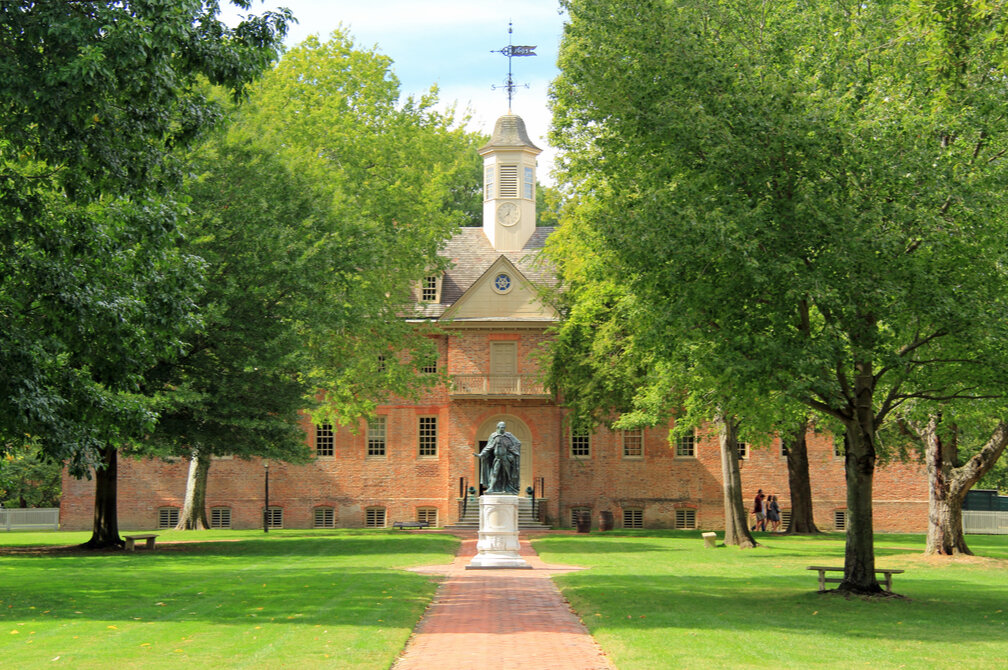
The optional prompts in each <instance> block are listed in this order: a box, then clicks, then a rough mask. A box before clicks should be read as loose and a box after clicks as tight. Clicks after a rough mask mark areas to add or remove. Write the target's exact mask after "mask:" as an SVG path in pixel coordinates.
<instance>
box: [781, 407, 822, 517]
mask: <svg viewBox="0 0 1008 670" xmlns="http://www.w3.org/2000/svg"><path fill="white" fill-rule="evenodd" d="M807 432H808V422H807V421H802V422H801V425H800V426H799V427H798V428H797V429H795V431H794V433H793V434H792V435H791V436H790V437H788V436H782V437H781V440H786V441H785V442H784V446H785V447H786V448H787V466H788V487H789V489H790V491H791V521H790V522H789V523H788V527H787V529H786V531H785V532H787V533H788V534H796V533H802V534H805V533H818V532H819V529H818V528H817V527H816V525H815V519H814V517H813V516H812V484H811V483H810V481H809V464H808V445H807V444H806V442H805V437H806V433H807Z"/></svg>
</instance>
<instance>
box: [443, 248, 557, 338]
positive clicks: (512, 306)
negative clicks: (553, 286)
mask: <svg viewBox="0 0 1008 670" xmlns="http://www.w3.org/2000/svg"><path fill="white" fill-rule="evenodd" d="M558 319H559V315H558V314H557V313H556V310H554V309H553V308H552V307H550V306H548V305H545V304H543V302H542V300H541V299H540V297H539V292H538V291H537V290H536V287H535V285H534V284H532V282H530V281H529V280H528V279H527V278H526V277H525V275H523V274H522V273H521V271H520V270H519V269H518V268H517V267H515V265H514V263H512V262H511V261H510V260H508V259H507V257H505V256H501V257H500V258H498V259H497V260H496V261H494V263H493V264H492V265H491V266H490V267H489V268H488V269H487V271H486V272H484V273H483V275H482V276H480V278H479V279H477V280H476V281H475V282H473V284H472V286H470V287H469V289H468V290H467V291H466V292H465V293H463V294H462V296H461V297H460V298H459V299H458V300H456V301H455V303H454V304H453V305H452V306H451V307H449V308H448V309H447V310H445V313H444V314H443V315H442V316H441V320H442V321H529V322H535V321H544V322H548V321H557V320H558Z"/></svg>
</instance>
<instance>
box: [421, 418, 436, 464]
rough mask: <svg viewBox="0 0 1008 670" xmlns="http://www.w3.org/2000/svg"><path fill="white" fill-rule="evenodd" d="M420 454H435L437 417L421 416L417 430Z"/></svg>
mask: <svg viewBox="0 0 1008 670" xmlns="http://www.w3.org/2000/svg"><path fill="white" fill-rule="evenodd" d="M417 441H418V443H419V446H420V450H419V453H420V455H421V456H437V417H436V416H422V417H420V425H419V430H418V440H417Z"/></svg>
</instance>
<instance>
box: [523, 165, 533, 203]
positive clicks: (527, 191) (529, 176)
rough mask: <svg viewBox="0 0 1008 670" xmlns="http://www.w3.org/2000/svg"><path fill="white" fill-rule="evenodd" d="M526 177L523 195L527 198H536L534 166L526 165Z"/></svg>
mask: <svg viewBox="0 0 1008 670" xmlns="http://www.w3.org/2000/svg"><path fill="white" fill-rule="evenodd" d="M524 174H525V178H524V179H523V180H522V196H523V197H524V198H525V199H526V200H534V199H535V176H534V174H533V171H532V168H530V167H528V166H526V167H525V173H524Z"/></svg>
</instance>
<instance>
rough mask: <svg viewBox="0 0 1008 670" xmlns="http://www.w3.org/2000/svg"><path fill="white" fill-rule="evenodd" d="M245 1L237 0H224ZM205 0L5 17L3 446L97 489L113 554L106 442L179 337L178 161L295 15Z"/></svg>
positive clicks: (194, 273)
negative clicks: (241, 11) (249, 11)
mask: <svg viewBox="0 0 1008 670" xmlns="http://www.w3.org/2000/svg"><path fill="white" fill-rule="evenodd" d="M235 4H238V5H240V6H243V7H246V8H247V7H248V5H249V3H248V2H246V1H244V0H242V1H240V2H236V3H235ZM217 11H218V3H217V2H213V1H208V2H200V1H197V0H187V1H183V2H170V3H168V2H166V3H161V2H139V1H130V0H126V1H124V2H115V3H110V2H91V1H86V0H81V1H79V2H28V1H23V2H6V3H3V4H2V6H0V51H2V52H3V54H4V58H3V59H2V61H0V183H2V185H3V186H2V188H0V219H2V220H3V222H4V223H3V226H2V230H3V232H2V234H0V244H2V253H0V314H2V316H3V320H4V328H3V329H2V331H0V382H2V386H0V388H2V392H3V396H4V397H3V402H2V403H0V445H2V448H4V449H6V448H8V446H9V445H17V444H24V443H35V444H38V445H39V447H40V448H41V449H42V450H43V451H44V452H45V454H46V455H47V456H48V457H50V458H53V459H57V460H63V461H66V462H67V463H68V466H69V468H70V470H71V472H72V473H73V474H75V475H78V476H82V475H85V474H87V473H88V472H89V471H90V469H92V468H97V471H98V480H99V491H100V493H99V495H98V496H97V501H98V503H97V504H96V515H95V532H94V536H93V538H92V541H91V543H90V544H91V545H92V546H107V545H111V544H119V543H120V539H119V536H118V530H117V527H116V524H115V516H114V511H115V508H114V504H113V506H112V507H111V508H108V507H101V505H100V502H101V501H107V500H108V499H109V496H108V495H105V494H104V493H102V492H101V491H102V490H103V486H104V485H107V484H108V483H109V481H114V467H115V458H116V450H117V448H118V447H119V446H120V445H122V444H124V443H126V442H128V441H129V440H130V439H132V438H134V437H136V436H137V435H139V434H141V433H142V432H143V431H145V430H148V429H149V428H150V427H151V426H152V424H153V421H154V418H155V416H156V414H155V411H154V407H153V403H152V399H151V398H150V397H148V396H145V395H144V394H143V393H142V392H141V391H140V384H141V378H142V373H143V372H144V371H145V370H147V369H148V368H149V367H150V366H151V365H152V364H154V362H155V361H157V360H159V359H163V358H170V357H171V356H172V355H173V354H174V353H177V352H178V351H179V350H180V349H181V347H182V342H181V340H180V335H181V334H182V333H183V332H184V331H185V330H186V329H187V328H188V327H189V326H190V323H191V320H192V316H193V314H192V303H191V300H190V295H191V293H192V291H193V289H194V286H195V284H194V282H193V278H195V277H198V274H199V273H198V267H197V266H196V265H195V264H194V260H193V259H192V258H190V257H187V256H185V255H184V254H181V253H180V252H179V250H178V248H177V245H176V242H177V239H178V236H177V227H176V223H177V217H178V216H179V214H180V213H181V211H182V207H181V206H180V204H179V203H178V202H177V199H176V198H175V197H174V195H173V193H174V191H175V187H176V185H177V183H178V177H179V173H178V170H177V169H176V164H175V161H174V157H173V152H175V151H177V150H178V149H179V148H180V147H183V146H185V145H186V144H188V143H190V142H191V141H192V140H193V139H195V138H196V137H198V136H199V134H200V133H201V132H202V131H203V130H205V129H206V128H208V127H209V126H211V125H212V124H213V122H214V120H215V119H216V118H217V111H216V110H217V108H218V105H216V104H214V103H212V102H211V101H209V100H208V99H207V98H206V96H205V95H204V94H203V93H202V91H203V89H204V86H205V83H206V82H209V83H211V84H215V85H219V86H221V87H224V88H226V89H227V90H230V91H231V92H233V93H234V94H235V95H240V94H241V92H242V91H243V89H244V87H245V86H246V85H247V84H248V83H249V82H250V81H251V79H252V78H253V77H254V76H255V75H257V74H258V73H259V72H261V71H262V69H263V68H264V67H266V65H267V64H268V63H269V62H270V61H271V60H272V58H273V57H274V56H275V53H276V49H277V48H278V45H279V40H280V39H281V37H282V35H283V33H284V31H285V28H286V23H287V21H288V20H289V19H290V15H289V13H288V12H286V11H281V12H277V13H272V12H267V13H265V14H263V15H262V16H260V17H250V18H248V19H246V20H245V21H243V22H242V23H241V24H240V25H239V26H237V27H236V28H233V29H231V28H228V27H226V26H225V25H223V24H221V23H220V22H218V21H217V20H216V18H215V15H216V13H217Z"/></svg>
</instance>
